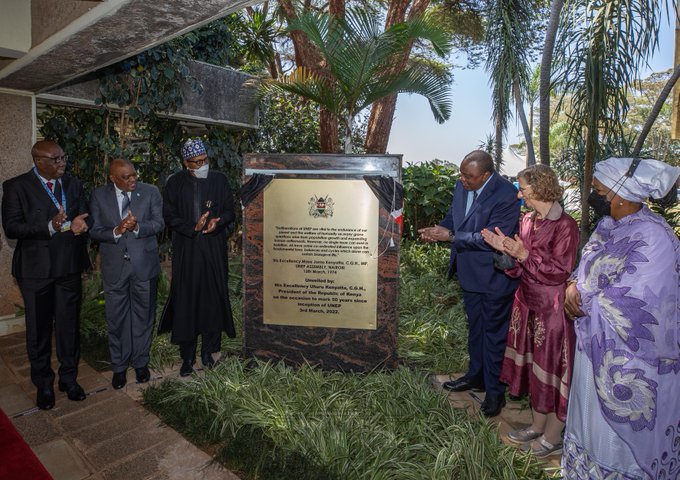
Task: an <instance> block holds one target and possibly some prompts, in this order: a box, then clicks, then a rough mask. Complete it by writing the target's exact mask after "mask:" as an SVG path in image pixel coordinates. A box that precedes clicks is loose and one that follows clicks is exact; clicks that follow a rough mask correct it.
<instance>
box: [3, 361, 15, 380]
mask: <svg viewBox="0 0 680 480" xmlns="http://www.w3.org/2000/svg"><path fill="white" fill-rule="evenodd" d="M16 378H17V377H16V375H14V373H12V371H11V370H10V369H9V368H7V365H5V362H3V361H0V385H9V384H10V383H14V382H15V381H16Z"/></svg>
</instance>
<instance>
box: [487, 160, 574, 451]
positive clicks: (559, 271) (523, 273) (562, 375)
mask: <svg viewBox="0 0 680 480" xmlns="http://www.w3.org/2000/svg"><path fill="white" fill-rule="evenodd" d="M517 178H518V180H519V193H518V194H517V197H518V198H521V199H524V201H525V204H526V206H527V208H530V209H531V210H532V212H530V213H527V214H526V215H524V217H523V218H522V220H521V221H520V226H519V236H516V237H515V239H513V238H510V237H506V236H504V235H503V233H502V232H497V233H492V232H490V231H489V230H486V229H484V230H482V237H484V240H485V241H486V242H487V243H488V244H489V245H491V246H492V247H494V248H495V249H496V250H498V251H500V252H503V253H505V254H506V255H507V256H510V257H511V258H512V259H513V261H512V263H511V265H508V266H507V267H508V268H506V269H505V273H506V275H508V276H510V277H513V278H518V277H519V278H520V284H519V288H518V289H517V291H516V292H515V300H514V302H513V305H512V316H511V318H510V327H509V329H508V341H507V346H506V348H505V357H504V358H503V368H502V370H501V376H500V379H501V381H502V382H504V383H507V384H508V391H509V392H510V393H511V394H512V395H515V396H520V395H525V394H527V393H528V394H529V400H530V403H531V416H532V422H531V425H529V426H528V427H527V428H522V429H519V430H512V431H510V432H509V433H508V439H509V440H510V441H512V442H514V443H518V444H521V445H523V447H522V448H523V449H524V450H528V451H531V452H532V453H533V454H534V455H535V456H537V457H545V456H548V455H550V454H553V453H559V451H560V450H561V448H562V430H563V429H564V421H565V419H566V417H567V399H568V398H569V382H570V381H571V366H572V363H573V355H574V343H575V342H574V325H573V322H572V321H571V320H569V319H567V317H566V315H565V313H564V291H565V288H566V284H567V280H568V279H569V276H570V275H571V273H572V271H573V269H574V264H575V263H576V255H577V253H578V241H579V234H578V225H577V224H576V221H575V220H574V219H573V218H571V217H570V216H569V215H568V214H567V213H565V212H564V210H563V209H562V207H561V206H560V204H559V203H558V201H559V200H560V199H561V198H562V187H560V184H559V181H558V180H557V175H556V174H555V172H554V171H553V170H552V169H551V168H550V167H548V166H546V165H533V166H531V167H528V168H526V169H524V170H522V171H521V172H519V173H518V174H517Z"/></svg>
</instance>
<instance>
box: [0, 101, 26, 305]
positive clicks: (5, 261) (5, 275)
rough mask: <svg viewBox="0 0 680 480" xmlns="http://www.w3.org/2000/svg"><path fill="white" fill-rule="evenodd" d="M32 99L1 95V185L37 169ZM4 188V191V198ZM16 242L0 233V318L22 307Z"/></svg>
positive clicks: (0, 231)
mask: <svg viewBox="0 0 680 480" xmlns="http://www.w3.org/2000/svg"><path fill="white" fill-rule="evenodd" d="M33 102H34V99H33V97H32V96H22V95H12V94H10V93H0V181H1V182H4V181H5V180H7V179H8V178H12V177H14V176H16V175H19V174H20V173H23V172H25V171H27V170H28V169H29V168H31V166H32V165H33V162H32V160H31V147H32V146H33V143H34V141H35V140H34V138H35V137H34V119H33ZM1 194H2V188H1V187H0V195H1ZM15 244H16V241H14V240H8V239H7V238H6V237H5V232H4V231H2V230H0V316H2V315H10V314H13V313H14V312H15V310H16V307H15V305H16V304H22V303H23V302H22V300H21V295H20V294H19V289H18V288H17V286H16V283H15V282H14V278H13V277H12V254H13V253H14V245H15Z"/></svg>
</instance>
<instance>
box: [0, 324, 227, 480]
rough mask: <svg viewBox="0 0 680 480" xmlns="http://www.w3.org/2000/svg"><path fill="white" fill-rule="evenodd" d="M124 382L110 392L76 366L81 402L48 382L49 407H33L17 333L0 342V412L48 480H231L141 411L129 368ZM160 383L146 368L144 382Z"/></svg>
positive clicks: (105, 376)
mask: <svg viewBox="0 0 680 480" xmlns="http://www.w3.org/2000/svg"><path fill="white" fill-rule="evenodd" d="M55 358H56V356H55V355H53V362H52V363H53V365H55V364H56V361H54V359H55ZM164 375H165V376H166V377H167V376H173V375H174V376H176V375H177V372H176V371H174V372H167V373H164ZM130 380H132V382H131V383H128V385H126V387H125V388H123V389H121V390H113V388H112V387H111V373H110V372H103V373H99V372H97V371H95V370H94V369H93V368H92V367H90V366H89V365H88V364H86V363H85V362H81V364H80V367H79V375H78V382H79V383H80V384H81V385H82V387H83V388H84V389H85V391H86V392H87V394H88V397H87V398H86V399H85V400H84V401H82V402H72V401H70V400H68V398H66V394H65V393H61V392H59V391H58V389H57V388H56V387H57V385H56V382H55V394H56V405H55V407H54V408H53V409H52V410H38V409H37V407H35V387H34V386H33V384H32V383H31V380H30V372H29V366H28V358H27V356H26V344H25V336H24V334H23V333H14V334H11V335H7V336H3V337H0V408H2V409H3V410H4V411H5V413H6V414H7V416H9V417H10V418H11V419H12V422H13V424H14V426H15V427H16V429H17V430H18V431H19V433H20V434H21V435H22V436H23V437H24V440H25V441H26V442H27V443H28V444H29V446H30V447H31V448H32V449H33V451H34V452H35V453H36V455H37V456H38V458H40V461H41V462H42V463H43V465H45V467H46V468H47V470H48V471H49V472H50V473H51V474H52V476H53V477H54V479H55V480H84V479H87V480H114V479H120V480H147V479H148V480H166V479H167V480H169V479H178V480H179V479H182V480H193V479H196V480H198V479H201V480H213V479H214V480H217V479H227V480H238V477H237V476H236V475H234V474H233V473H231V472H229V471H228V470H225V469H223V468H221V467H220V466H219V465H213V464H211V456H210V455H208V454H207V453H205V452H203V451H202V450H200V449H198V448H197V447H195V446H194V445H192V444H191V443H190V442H188V441H187V440H185V439H184V438H183V437H182V436H181V435H180V434H178V433H177V432H175V431H174V430H172V429H170V428H168V427H165V426H163V425H162V424H161V421H160V420H159V418H158V417H156V416H155V415H153V414H152V413H150V412H149V411H147V410H146V409H145V408H144V407H142V406H141V405H140V404H139V402H138V401H136V399H139V398H140V395H141V394H140V390H141V386H140V385H136V384H135V382H134V370H132V371H130V370H128V382H130ZM159 381H162V379H161V378H159V376H158V374H157V372H153V371H152V380H151V383H153V382H159ZM12 480H13V479H12ZM17 480H19V479H17Z"/></svg>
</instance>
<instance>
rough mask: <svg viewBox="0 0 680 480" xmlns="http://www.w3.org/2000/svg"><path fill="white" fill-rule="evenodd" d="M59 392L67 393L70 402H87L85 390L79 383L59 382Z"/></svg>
mask: <svg viewBox="0 0 680 480" xmlns="http://www.w3.org/2000/svg"><path fill="white" fill-rule="evenodd" d="M59 391H60V392H66V396H67V397H68V399H69V400H73V401H74V402H81V401H83V400H85V397H87V395H85V390H83V387H81V386H80V385H78V382H73V383H62V382H59Z"/></svg>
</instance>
